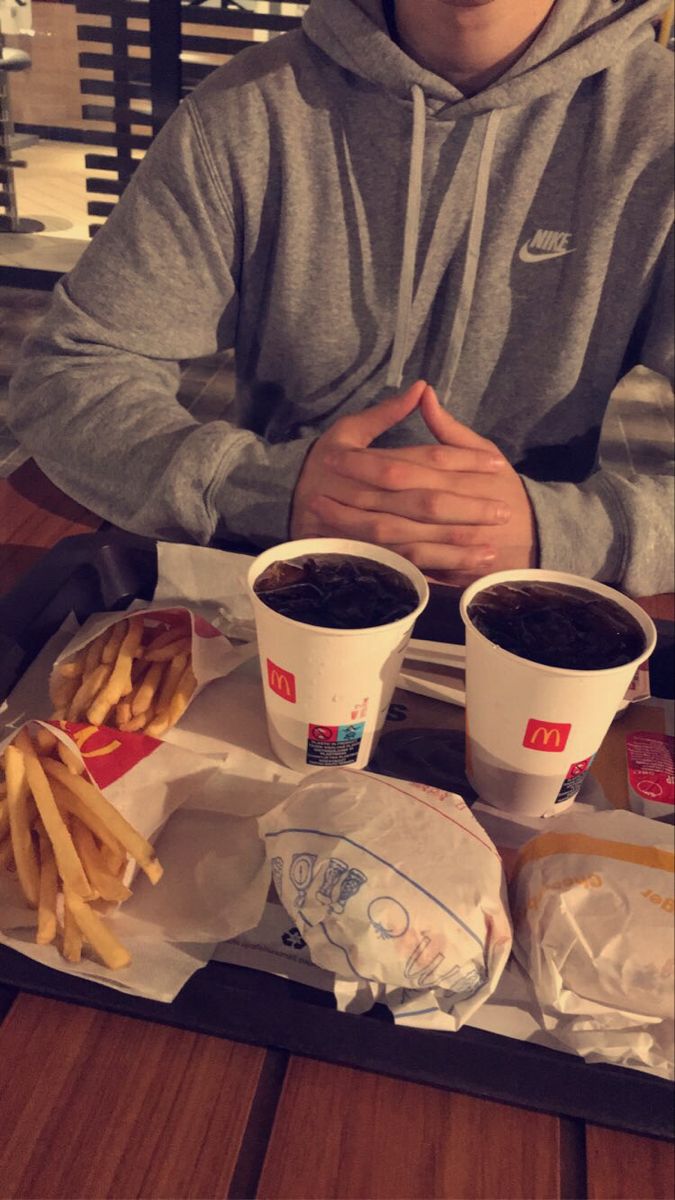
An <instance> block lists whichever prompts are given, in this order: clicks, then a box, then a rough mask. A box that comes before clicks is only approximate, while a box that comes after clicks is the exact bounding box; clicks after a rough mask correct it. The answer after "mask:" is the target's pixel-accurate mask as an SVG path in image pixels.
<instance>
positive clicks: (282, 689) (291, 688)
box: [267, 658, 296, 704]
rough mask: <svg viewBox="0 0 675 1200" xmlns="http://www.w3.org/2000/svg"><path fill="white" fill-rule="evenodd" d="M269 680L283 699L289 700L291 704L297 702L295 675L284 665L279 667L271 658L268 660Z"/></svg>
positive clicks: (271, 686)
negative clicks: (285, 669) (286, 669)
mask: <svg viewBox="0 0 675 1200" xmlns="http://www.w3.org/2000/svg"><path fill="white" fill-rule="evenodd" d="M267 682H268V683H269V685H270V688H271V689H272V691H273V692H275V693H276V695H277V696H281V699H282V700H288V703H289V704H295V699H296V696H295V675H292V674H291V672H290V671H284V668H283V667H278V666H277V664H276V663H273V662H272V659H271V658H268V660H267Z"/></svg>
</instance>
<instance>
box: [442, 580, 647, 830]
mask: <svg viewBox="0 0 675 1200" xmlns="http://www.w3.org/2000/svg"><path fill="white" fill-rule="evenodd" d="M516 582H521V583H526V582H531V583H560V584H567V585H569V586H572V587H576V588H582V589H584V590H585V591H590V592H594V593H595V594H596V595H599V596H604V597H605V598H606V599H608V600H613V601H614V603H615V604H618V605H619V606H620V607H621V608H623V609H624V610H625V611H626V612H628V613H630V615H631V616H632V617H634V618H635V620H636V621H637V623H638V625H639V626H640V628H641V629H642V632H643V633H644V638H645V646H644V649H643V650H642V651H641V653H640V654H639V655H638V657H637V658H635V659H632V660H631V662H629V663H626V664H625V666H621V667H611V668H608V669H607V670H601V671H593V670H590V671H579V670H568V669H566V668H562V667H550V666H546V665H544V664H542V663H536V662H530V661H529V660H528V659H525V658H521V657H520V656H518V655H516V654H512V653H511V652H510V651H509V650H504V649H502V647H501V646H497V645H495V644H494V643H493V642H491V641H489V639H488V638H487V637H485V636H484V635H483V634H482V633H479V631H478V630H477V629H476V627H475V626H474V625H473V623H472V621H471V618H470V616H469V609H470V606H471V604H472V602H473V601H474V600H475V599H476V597H477V596H478V595H479V594H480V593H481V592H483V591H486V590H487V589H488V588H491V587H494V586H496V585H497V584H500V583H516ZM460 612H461V615H462V620H463V621H464V625H465V627H466V769H467V775H468V777H469V780H470V781H471V784H472V786H473V787H474V788H475V790H476V791H477V792H478V795H479V796H480V798H481V799H482V800H484V801H486V802H487V803H488V804H492V805H494V806H495V807H496V808H502V809H506V810H508V811H510V812H513V813H519V814H523V815H528V816H542V817H543V816H554V815H557V814H558V813H562V812H565V811H566V809H568V808H569V807H570V806H571V805H572V804H573V803H574V800H575V798H576V796H577V794H578V792H579V790H580V788H581V785H582V783H583V781H584V779H585V777H586V774H587V772H588V771H589V769H590V766H591V763H592V761H593V757H594V755H595V753H596V751H597V750H598V749H599V747H600V744H601V742H602V740H603V738H604V736H605V734H606V732H607V730H608V729H609V726H610V724H611V723H612V720H613V719H614V717H615V716H616V711H617V708H618V707H619V704H620V702H621V700H622V698H623V696H624V695H625V693H626V691H627V689H628V685H629V684H630V681H631V678H632V677H633V675H634V673H635V671H636V669H637V667H638V666H639V665H640V663H642V662H644V661H645V659H647V658H648V657H649V655H650V654H651V653H652V651H653V649H654V646H655V645H656V629H655V628H654V624H653V622H652V621H651V620H650V618H649V617H648V616H647V614H646V613H645V612H644V611H643V609H641V608H640V607H639V605H637V604H635V603H634V602H633V601H632V600H629V599H627V598H626V597H625V596H622V595H621V593H620V592H617V591H615V590H614V589H613V588H609V587H606V586H605V585H604V584H602V583H596V582H595V581H594V580H591V579H584V578H582V577H581V576H578V575H568V574H566V573H564V572H561V571H541V570H522V571H499V572H495V573H494V574H492V575H486V576H485V577H484V578H483V579H480V580H478V581H477V582H476V583H473V584H471V586H470V587H468V588H467V589H466V591H465V592H464V593H463V595H462V598H461V601H460Z"/></svg>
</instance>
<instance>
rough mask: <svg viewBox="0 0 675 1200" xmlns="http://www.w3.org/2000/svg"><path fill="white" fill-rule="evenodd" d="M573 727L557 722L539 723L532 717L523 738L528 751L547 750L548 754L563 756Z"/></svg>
mask: <svg viewBox="0 0 675 1200" xmlns="http://www.w3.org/2000/svg"><path fill="white" fill-rule="evenodd" d="M571 728H572V726H571V725H567V724H557V723H556V722H555V721H539V720H538V719H537V718H536V717H530V719H529V721H528V722H527V728H526V730H525V737H524V738H523V745H524V747H525V749H526V750H545V751H546V752H547V753H548V754H562V752H563V750H564V749H565V746H566V745H567V739H568V737H569V735H570V730H571Z"/></svg>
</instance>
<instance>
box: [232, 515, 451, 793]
mask: <svg viewBox="0 0 675 1200" xmlns="http://www.w3.org/2000/svg"><path fill="white" fill-rule="evenodd" d="M310 554H311V555H315V556H319V555H322V554H344V555H356V556H357V557H359V558H367V559H369V560H370V562H375V563H383V564H384V565H385V566H387V567H392V568H393V569H394V570H395V571H398V572H400V574H401V575H404V576H405V577H406V579H409V580H410V582H411V583H412V584H413V587H414V588H415V590H416V592H417V595H418V599H419V603H418V604H417V607H416V608H415V609H414V610H413V611H412V612H410V613H408V614H407V615H406V616H405V617H401V618H400V620H398V621H392V622H391V623H390V624H388V625H377V626H373V627H372V628H368V629H326V628H324V627H320V626H317V625H308V624H305V623H304V622H302V621H294V620H292V619H291V618H289V617H285V616H282V615H281V614H280V613H277V612H275V611H274V610H273V609H271V608H269V607H268V606H267V604H265V603H264V602H263V601H262V600H261V599H260V598H259V597H258V596H256V594H255V592H254V590H253V585H254V584H255V581H256V579H257V578H258V576H259V575H262V573H263V571H265V570H266V569H267V567H269V566H271V564H272V563H274V562H280V561H286V560H288V559H292V558H300V557H301V556H304V555H310ZM248 585H249V590H250V593H251V601H252V603H253V611H254V614H255V622H256V630H257V634H258V652H259V656H260V670H261V674H262V682H263V690H264V696H265V712H266V715H267V728H268V731H269V737H270V741H271V743H272V748H273V750H274V753H275V754H276V755H277V757H278V758H279V759H280V760H281V762H283V763H285V764H286V766H287V767H291V768H292V769H293V770H295V771H302V772H306V773H308V772H310V771H312V770H317V769H319V768H321V767H337V766H349V767H352V768H357V769H358V768H361V767H365V766H366V765H367V763H368V760H369V759H370V756H371V754H372V752H373V750H374V747H375V740H376V738H377V736H378V734H379V732H380V730H381V728H382V725H383V724H384V720H385V717H386V715H387V709H388V707H389V702H390V700H391V695H392V692H393V690H394V686H395V684H396V679H397V677H398V674H399V671H400V669H401V663H402V661H403V654H404V651H405V648H406V646H407V645H408V642H409V640H410V635H411V633H412V630H413V626H414V624H415V621H416V620H417V617H418V616H419V614H420V613H421V612H422V611H423V609H424V608H425V607H426V605H427V602H428V600H429V588H428V586H427V582H426V579H425V578H424V576H423V575H422V574H421V573H420V571H418V570H417V568H416V567H414V566H413V565H412V564H411V563H409V562H407V561H406V559H404V558H401V557H400V556H399V555H398V554H394V553H392V552H391V551H389V550H384V549H382V548H381V547H379V546H372V545H370V544H369V543H367V542H352V541H348V540H346V539H343V538H304V539H303V540H301V541H295V542H285V543H284V544H283V545H281V546H273V547H272V548H271V549H270V550H266V551H265V552H264V553H263V554H261V555H259V556H258V558H256V559H255V561H254V562H253V563H252V564H251V567H250V570H249V574H248Z"/></svg>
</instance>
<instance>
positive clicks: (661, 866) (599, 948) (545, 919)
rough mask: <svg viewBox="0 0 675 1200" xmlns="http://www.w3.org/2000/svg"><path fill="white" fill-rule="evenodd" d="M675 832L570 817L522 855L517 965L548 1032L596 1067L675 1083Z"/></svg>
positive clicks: (601, 815)
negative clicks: (525, 975)
mask: <svg viewBox="0 0 675 1200" xmlns="http://www.w3.org/2000/svg"><path fill="white" fill-rule="evenodd" d="M674 869H675V854H674V853H673V829H672V827H670V826H668V825H664V824H660V823H659V822H658V821H650V820H648V819H646V818H645V817H641V816H638V815H637V814H636V813H630V812H624V811H610V812H594V813H588V814H582V813H572V814H570V815H569V816H561V817H559V818H558V819H557V820H556V822H555V829H554V830H551V832H547V833H544V834H542V835H540V836H539V837H535V838H533V839H532V840H531V841H530V842H528V843H527V845H526V846H525V847H524V848H523V850H522V851H521V852H520V854H519V856H518V859H517V860H516V863H515V866H514V869H513V873H512V880H511V910H512V913H513V920H514V937H515V941H514V953H515V956H516V957H517V959H518V960H519V962H520V963H521V965H522V966H523V967H524V969H525V970H526V971H527V973H528V975H529V976H530V978H531V980H532V983H533V986H534V990H535V993H536V997H537V1001H538V1004H539V1006H540V1009H541V1019H542V1022H543V1024H544V1026H545V1028H546V1029H547V1030H548V1031H549V1032H551V1033H552V1034H554V1036H555V1037H556V1038H557V1039H558V1040H559V1041H560V1042H562V1043H563V1045H564V1046H566V1047H567V1048H568V1049H570V1050H574V1051H576V1052H577V1053H578V1054H580V1055H582V1056H583V1057H584V1058H585V1059H586V1060H587V1061H589V1062H610V1063H615V1064H617V1065H622V1066H629V1067H638V1068H641V1069H643V1070H645V1069H646V1070H650V1071H653V1072H655V1073H657V1074H659V1075H663V1076H665V1077H667V1078H673V999H674V992H673V974H674V966H675V964H674V956H673V950H674V943H673V932H674V930H673V907H674V905H673V871H674Z"/></svg>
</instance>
